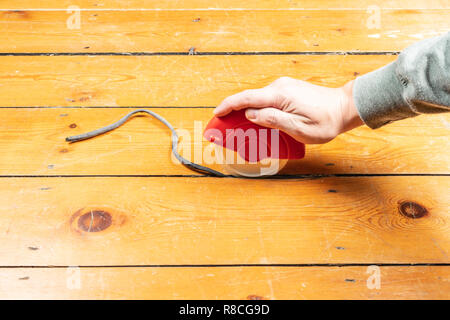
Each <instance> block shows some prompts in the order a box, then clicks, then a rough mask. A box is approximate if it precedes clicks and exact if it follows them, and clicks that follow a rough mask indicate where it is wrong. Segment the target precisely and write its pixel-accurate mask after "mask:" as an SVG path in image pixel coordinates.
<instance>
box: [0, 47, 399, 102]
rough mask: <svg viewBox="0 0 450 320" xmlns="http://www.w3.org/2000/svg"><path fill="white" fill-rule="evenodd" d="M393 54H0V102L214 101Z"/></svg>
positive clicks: (338, 73) (360, 69) (353, 72)
mask: <svg viewBox="0 0 450 320" xmlns="http://www.w3.org/2000/svg"><path fill="white" fill-rule="evenodd" d="M395 58H396V57H395V56H302V55H300V56H299V55H288V56H91V57H85V56H57V57H51V56H39V57H11V56H7V57H1V59H0V107H5V106H183V107H185V106H214V105H217V104H219V103H220V102H221V101H222V99H224V98H225V97H227V96H228V95H231V94H234V93H236V92H239V91H241V90H244V89H249V88H257V87H262V86H266V85H268V84H269V83H270V82H272V81H274V80H275V79H277V78H279V77H282V76H292V77H294V78H299V79H302V80H306V81H310V82H313V83H316V84H320V85H327V86H335V87H337V86H340V85H343V84H344V83H345V82H346V81H349V80H351V79H353V78H355V77H356V76H357V75H358V74H364V73H367V72H370V71H372V70H374V69H377V68H379V67H381V66H383V65H385V64H387V63H389V62H391V61H393V60H395Z"/></svg>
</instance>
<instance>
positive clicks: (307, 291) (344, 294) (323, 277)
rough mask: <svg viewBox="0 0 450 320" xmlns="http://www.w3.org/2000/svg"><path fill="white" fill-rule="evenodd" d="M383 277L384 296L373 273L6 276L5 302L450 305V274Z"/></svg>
mask: <svg viewBox="0 0 450 320" xmlns="http://www.w3.org/2000/svg"><path fill="white" fill-rule="evenodd" d="M379 270H380V288H379V289H376V288H375V289H369V288H368V287H367V279H368V278H369V277H370V276H371V274H373V271H371V270H369V273H367V271H368V269H367V267H345V268H337V267H309V268H297V267H288V268H286V267H246V268H240V267H237V268H226V267H224V268H222V267H215V268H176V269H174V268H79V269H76V268H70V269H66V268H61V269H27V268H20V269H0V298H2V299H287V300H290V299H449V298H450V295H449V292H450V284H449V283H450V276H449V275H450V267H448V266H446V267H427V266H419V267H414V266H411V267H380V269H379ZM78 276H79V278H78ZM78 279H79V282H78ZM78 284H79V287H77V286H78ZM7 288H9V290H8V289H7ZM11 289H13V290H11Z"/></svg>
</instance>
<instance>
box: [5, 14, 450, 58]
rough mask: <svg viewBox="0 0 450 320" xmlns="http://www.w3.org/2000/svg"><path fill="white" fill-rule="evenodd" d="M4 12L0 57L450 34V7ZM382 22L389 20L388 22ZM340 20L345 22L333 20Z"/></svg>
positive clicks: (320, 45) (365, 41)
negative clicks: (74, 21) (376, 18)
mask: <svg viewBox="0 0 450 320" xmlns="http://www.w3.org/2000/svg"><path fill="white" fill-rule="evenodd" d="M371 14H373V13H368V12H366V9H365V8H364V9H363V10H322V11H297V10H295V11H289V10H288V11H278V10H265V11H251V10H244V11H100V12H99V11H86V12H85V11H83V12H82V13H81V14H80V21H81V25H80V26H79V28H78V27H77V28H75V27H70V28H69V27H68V25H67V23H66V21H67V20H68V19H69V17H70V16H71V15H70V14H68V13H67V12H65V11H17V10H12V11H3V12H0V25H1V31H0V43H2V45H1V47H0V51H1V52H16V53H19V52H188V51H189V49H190V48H195V50H196V51H198V52H229V51H239V52H242V51H244V52H253V51H257V52H259V51H268V52H273V51H276V52H279V51H280V52H283V51H314V52H316V51H320V52H322V51H401V50H403V49H404V48H406V47H407V46H409V45H410V44H412V43H414V42H416V41H418V40H420V39H425V38H430V37H433V36H437V35H439V34H443V33H445V32H447V31H450V27H449V25H448V16H449V14H450V10H444V9H440V10H403V9H401V10H383V11H382V12H380V22H379V24H377V25H375V24H373V23H372V24H370V22H368V21H369V18H370V17H371ZM381 19H382V20H381ZM331 21H339V24H335V23H330V22H331Z"/></svg>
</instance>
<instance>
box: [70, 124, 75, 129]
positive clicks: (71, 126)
mask: <svg viewBox="0 0 450 320" xmlns="http://www.w3.org/2000/svg"><path fill="white" fill-rule="evenodd" d="M76 127H77V124H76V123H72V124H71V125H70V126H69V128H72V129H73V128H76Z"/></svg>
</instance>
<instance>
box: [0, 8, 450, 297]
mask: <svg viewBox="0 0 450 320" xmlns="http://www.w3.org/2000/svg"><path fill="white" fill-rule="evenodd" d="M74 2H76V4H77V6H78V8H79V9H81V11H78V13H77V11H73V10H74V9H73V8H72V11H70V10H69V12H68V11H67V8H68V7H69V6H70V5H72V4H73V3H74ZM374 3H376V5H375V7H374ZM0 9H1V10H0V46H1V47H0V112H1V119H0V150H1V153H0V298H32V299H35V298H51V299H61V298H84V299H98V298H108V299H145V298H154V299H317V298H319V299H320V298H326V299H383V298H388V299H449V298H450V215H449V209H448V208H449V205H450V193H449V188H450V176H449V174H450V170H449V169H450V143H449V133H450V116H449V115H445V114H441V115H433V116H421V117H417V118H415V119H408V120H405V121H401V122H397V123H394V124H391V125H389V126H386V127H383V128H381V129H379V130H375V131H374V130H370V129H368V128H367V127H361V128H358V129H356V130H353V131H351V132H349V133H346V134H344V135H342V136H340V137H338V138H337V139H336V140H334V141H332V142H330V143H328V144H325V145H322V146H308V147H307V156H306V158H305V159H304V160H301V161H295V162H292V163H289V164H288V166H287V167H286V168H285V169H284V170H283V171H282V172H281V176H280V177H276V178H273V179H265V180H246V179H232V178H222V179H221V178H211V177H205V176H201V175H199V174H196V173H193V172H191V171H189V170H188V169H186V168H185V167H183V166H181V165H180V164H177V163H174V162H172V161H171V157H170V135H169V132H168V130H167V129H166V128H165V127H163V126H162V125H160V124H159V123H156V122H155V121H154V120H152V119H151V118H149V117H137V118H135V119H133V120H132V121H129V122H128V123H127V124H126V126H124V127H123V128H120V129H119V130H116V131H114V132H111V133H109V134H107V135H104V136H102V137H99V138H96V139H92V140H89V141H85V142H83V143H78V144H67V143H66V142H65V140H64V139H65V137H66V136H68V135H74V134H79V133H82V132H85V131H89V130H92V129H95V128H97V127H100V126H103V125H106V124H109V123H111V122H113V121H115V120H118V119H119V118H120V117H121V116H123V115H124V114H126V113H127V112H129V111H131V110H133V109H134V108H140V107H145V108H149V109H151V110H153V111H156V112H158V113H159V114H161V115H162V116H164V117H166V118H167V119H168V120H169V121H170V122H171V123H172V124H173V125H174V126H175V127H176V128H178V129H185V130H188V132H191V133H193V132H194V131H195V121H201V125H202V126H205V125H206V123H207V121H208V120H209V119H210V118H211V116H212V108H213V107H214V106H216V105H217V104H218V103H219V102H220V101H221V100H222V99H223V98H225V97H226V96H227V95H230V94H232V93H236V92H238V91H241V90H244V89H249V88H257V87H260V86H264V85H266V84H268V83H269V82H271V81H273V80H275V79H276V78H278V77H280V76H291V77H295V78H298V79H303V80H307V81H310V82H313V83H316V84H321V85H326V86H332V87H336V86H340V85H342V84H344V83H345V82H346V81H348V80H351V79H354V78H355V77H356V76H358V75H361V74H364V73H367V72H369V71H371V70H373V69H376V68H378V67H381V66H383V65H385V64H387V63H389V62H391V61H393V60H395V59H396V55H397V53H398V52H399V51H401V50H402V49H403V48H405V47H407V46H408V45H409V44H412V43H414V42H416V41H418V40H420V39H422V38H427V37H432V36H436V35H439V34H442V33H444V32H446V31H450V23H449V21H450V3H449V1H448V0H442V1H439V0H411V1H408V2H405V1H400V0H389V1H373V0H370V1H369V0H358V1H356V0H324V1H317V0H298V1H289V0H283V1H280V0H248V1H241V0H239V1H237V0H189V1H171V0H160V1H137V0H129V1H119V0H109V1H108V0H79V1H71V0H70V1H69V0H47V1H36V0H34V1H33V0H16V1H2V2H0ZM75 9H76V8H75ZM78 14H79V18H80V20H79V21H80V22H81V24H80V25H78V24H77V22H78V20H77V18H78ZM378 18H379V19H378ZM78 27H79V28H78ZM189 53H190V54H189ZM198 123H199V122H197V126H198ZM182 147H183V149H184V150H188V147H192V148H191V149H192V150H191V151H192V152H193V150H195V149H196V148H205V147H206V142H201V141H190V143H189V141H187V140H186V141H184V143H183V145H182ZM200 150H201V149H200Z"/></svg>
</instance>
